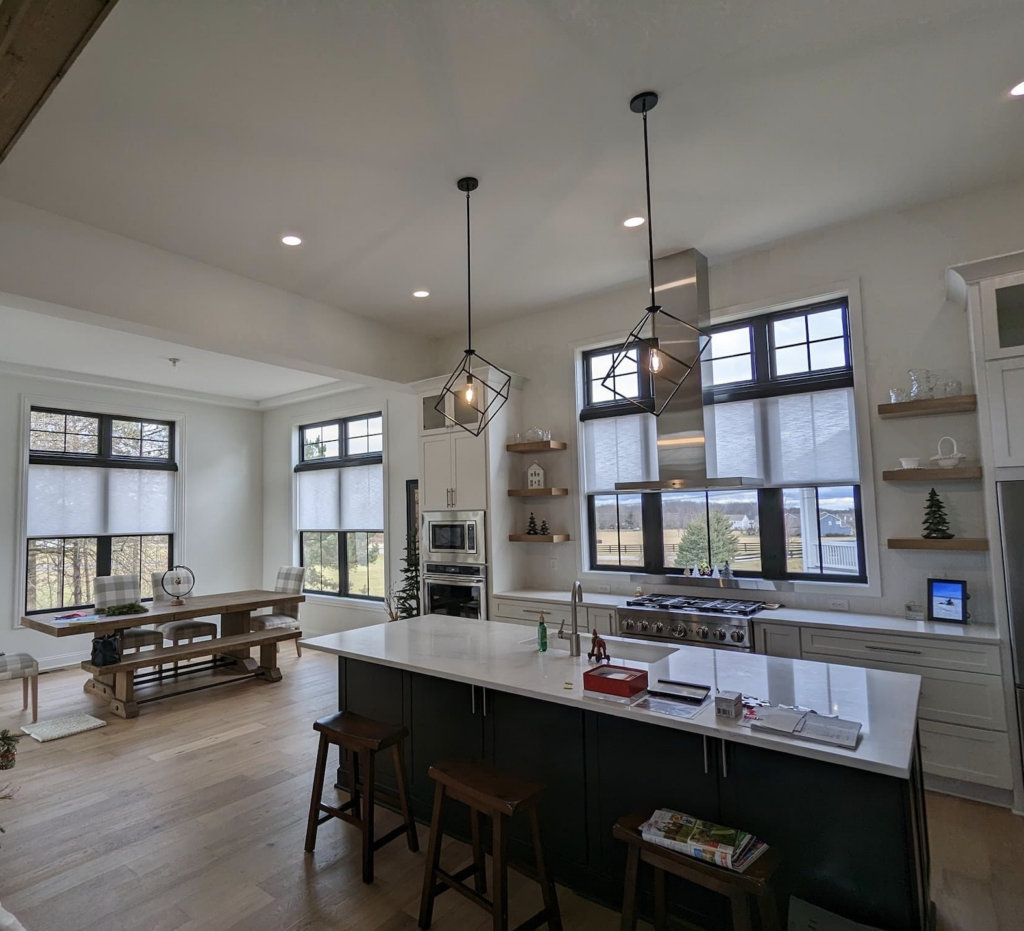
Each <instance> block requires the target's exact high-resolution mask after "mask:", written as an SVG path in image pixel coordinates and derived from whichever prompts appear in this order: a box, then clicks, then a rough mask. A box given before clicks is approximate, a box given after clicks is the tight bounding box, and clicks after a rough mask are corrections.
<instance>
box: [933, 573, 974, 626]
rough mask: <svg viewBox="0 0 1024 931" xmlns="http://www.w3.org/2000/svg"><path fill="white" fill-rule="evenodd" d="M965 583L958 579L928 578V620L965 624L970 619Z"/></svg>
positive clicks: (968, 597)
mask: <svg viewBox="0 0 1024 931" xmlns="http://www.w3.org/2000/svg"><path fill="white" fill-rule="evenodd" d="M970 597H971V596H970V595H969V594H968V593H967V583H966V582H964V581H962V580H960V579H929V580H928V620H929V621H950V622H952V623H954V624H966V623H967V621H968V620H969V619H970V616H971V615H970V612H969V611H968V610H967V602H968V600H969V599H970Z"/></svg>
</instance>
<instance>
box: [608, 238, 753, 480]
mask: <svg viewBox="0 0 1024 931" xmlns="http://www.w3.org/2000/svg"><path fill="white" fill-rule="evenodd" d="M654 275H655V281H656V282H658V283H657V284H656V286H655V291H656V292H657V295H658V303H659V304H660V305H661V306H662V307H664V309H665V310H666V311H668V312H669V313H671V314H673V315H674V316H676V317H678V318H679V319H680V320H683V321H685V322H687V323H690V324H692V325H693V326H702V327H706V326H707V325H708V322H709V320H710V318H711V311H710V303H709V297H708V260H707V259H706V258H705V257H704V256H703V255H701V253H699V252H698V251H697V250H696V249H688V250H687V251H686V252H677V253H676V254H675V255H669V256H666V257H665V258H663V259H656V260H655V262H654ZM653 325H654V332H653V334H652V335H653V336H654V337H655V338H656V339H657V340H658V345H659V347H660V348H661V349H662V350H664V353H663V356H665V357H668V356H674V357H676V358H677V359H683V360H686V359H693V358H695V357H696V355H697V353H698V351H699V347H698V345H697V337H696V335H695V334H694V332H693V331H692V330H690V329H689V328H687V327H684V326H681V325H680V324H678V323H677V322H676V321H674V320H672V319H671V317H668V316H666V315H665V314H654V315H653ZM707 356H708V352H707V351H706V352H705V358H707ZM700 376H701V367H700V365H698V366H697V367H696V368H695V369H694V370H693V372H691V374H690V375H689V376H688V377H687V378H686V380H685V381H684V382H683V383H682V385H681V386H680V387H679V389H678V390H677V391H676V393H675V395H674V396H673V397H672V400H671V401H670V402H669V404H668V406H667V407H666V408H665V410H664V412H663V413H662V415H661V416H660V417H658V418H657V419H656V424H657V435H658V463H657V475H656V476H652V478H651V480H649V481H643V482H616V483H615V488H616V490H617V491H688V490H699V489H704V488H758V487H760V485H761V484H762V482H761V480H760V479H755V478H743V477H739V476H718V475H715V476H709V475H708V468H707V457H706V454H705V433H704V403H703V397H702V391H701V378H700ZM670 390H671V385H670V384H669V383H668V382H665V381H663V380H661V379H657V378H656V379H655V395H656V396H655V404H656V407H660V406H661V403H662V401H663V398H658V397H657V394H658V392H663V393H666V394H667V392H668V391H670ZM647 416H653V415H647Z"/></svg>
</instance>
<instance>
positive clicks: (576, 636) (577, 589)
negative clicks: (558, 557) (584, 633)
mask: <svg viewBox="0 0 1024 931" xmlns="http://www.w3.org/2000/svg"><path fill="white" fill-rule="evenodd" d="M569 600H570V602H571V606H572V633H571V634H567V633H566V632H565V621H562V625H561V627H559V628H558V639H559V640H568V641H569V655H570V656H579V655H580V624H579V619H578V618H577V616H576V611H577V608H578V606H579V605H580V603H581V602H582V601H583V586H582V585H581V584H580V582H579V580H578V579H577V580H576V581H575V582H573V583H572V589H571V590H570V592H569Z"/></svg>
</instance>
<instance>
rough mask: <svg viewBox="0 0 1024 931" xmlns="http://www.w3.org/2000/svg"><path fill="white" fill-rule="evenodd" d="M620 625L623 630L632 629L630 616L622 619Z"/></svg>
mask: <svg viewBox="0 0 1024 931" xmlns="http://www.w3.org/2000/svg"><path fill="white" fill-rule="evenodd" d="M620 626H621V627H622V629H623V630H632V629H633V618H631V617H627V618H625V619H624V620H623V621H622V623H621V624H620Z"/></svg>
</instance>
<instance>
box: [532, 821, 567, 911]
mask: <svg viewBox="0 0 1024 931" xmlns="http://www.w3.org/2000/svg"><path fill="white" fill-rule="evenodd" d="M530 832H531V833H532V834H533V850H534V855H535V856H536V859H537V881H538V882H539V883H540V893H541V895H542V896H543V897H544V911H545V913H546V916H545V917H546V918H547V922H548V931H562V913H561V911H559V908H558V893H557V891H556V890H555V884H554V883H553V882H552V881H551V880H550V879H549V878H548V873H547V870H546V869H545V867H544V848H543V847H541V844H540V818H538V817H537V809H536V808H531V809H530Z"/></svg>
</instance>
